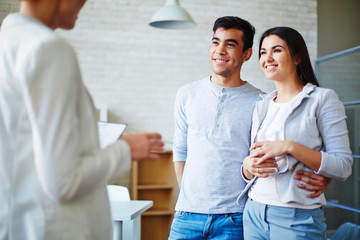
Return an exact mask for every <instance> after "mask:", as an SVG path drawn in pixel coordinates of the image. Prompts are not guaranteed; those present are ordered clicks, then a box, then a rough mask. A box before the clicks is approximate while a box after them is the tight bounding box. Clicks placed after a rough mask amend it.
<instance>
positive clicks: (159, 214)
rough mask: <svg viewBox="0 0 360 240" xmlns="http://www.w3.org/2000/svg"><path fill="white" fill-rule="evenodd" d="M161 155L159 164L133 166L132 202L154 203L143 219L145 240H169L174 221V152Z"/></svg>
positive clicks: (151, 162) (146, 162)
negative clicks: (146, 201)
mask: <svg viewBox="0 0 360 240" xmlns="http://www.w3.org/2000/svg"><path fill="white" fill-rule="evenodd" d="M158 155H159V160H158V161H134V162H133V163H132V170H131V193H130V194H131V199H134V200H152V201H153V202H154V205H153V207H151V208H150V209H149V210H148V211H146V212H144V213H143V214H142V217H141V238H142V240H167V239H168V237H169V233H170V227H171V223H172V220H173V217H174V208H175V200H176V199H175V194H176V192H175V191H176V178H175V172H174V164H173V161H172V151H166V152H164V153H158Z"/></svg>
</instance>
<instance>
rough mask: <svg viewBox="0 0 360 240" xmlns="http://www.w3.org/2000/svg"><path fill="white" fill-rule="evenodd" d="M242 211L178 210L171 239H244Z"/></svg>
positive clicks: (172, 226)
mask: <svg viewBox="0 0 360 240" xmlns="http://www.w3.org/2000/svg"><path fill="white" fill-rule="evenodd" d="M242 216H243V214H242V213H230V214H198V213H190V212H181V211H178V212H176V213H175V216H174V220H173V222H172V225H171V230H170V236H169V240H175V239H176V240H181V239H183V240H200V239H201V240H205V239H212V240H216V239H217V240H239V239H240V240H242V239H244V237H243V221H242Z"/></svg>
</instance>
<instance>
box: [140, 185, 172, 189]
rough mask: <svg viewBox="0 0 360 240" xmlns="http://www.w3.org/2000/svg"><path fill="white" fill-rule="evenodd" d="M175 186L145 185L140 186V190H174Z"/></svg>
mask: <svg viewBox="0 0 360 240" xmlns="http://www.w3.org/2000/svg"><path fill="white" fill-rule="evenodd" d="M173 188H174V186H172V185H169V184H148V185H147V184H144V185H138V187H137V189H138V190H172V189H173Z"/></svg>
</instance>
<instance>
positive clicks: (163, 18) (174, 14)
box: [149, 0, 196, 29]
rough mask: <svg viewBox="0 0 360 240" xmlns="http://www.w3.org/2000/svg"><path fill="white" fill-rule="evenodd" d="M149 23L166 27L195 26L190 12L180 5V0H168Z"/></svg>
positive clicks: (182, 27)
mask: <svg viewBox="0 0 360 240" xmlns="http://www.w3.org/2000/svg"><path fill="white" fill-rule="evenodd" d="M149 25H150V26H152V27H156V28H165V29H186V28H192V27H195V25H196V24H195V22H194V20H193V19H192V17H191V16H190V14H189V13H188V12H187V11H186V10H185V9H184V8H182V7H180V5H179V2H178V0H167V1H166V3H165V5H164V6H163V7H162V8H160V9H159V10H158V11H157V12H156V13H155V14H154V16H153V17H152V18H151V19H150V22H149Z"/></svg>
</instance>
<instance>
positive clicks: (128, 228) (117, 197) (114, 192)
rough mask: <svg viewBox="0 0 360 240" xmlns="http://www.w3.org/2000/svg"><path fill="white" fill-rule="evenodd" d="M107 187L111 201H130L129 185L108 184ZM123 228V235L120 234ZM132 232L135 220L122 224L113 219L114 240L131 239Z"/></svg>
mask: <svg viewBox="0 0 360 240" xmlns="http://www.w3.org/2000/svg"><path fill="white" fill-rule="evenodd" d="M106 188H107V192H108V196H109V200H110V201H130V194H129V190H128V189H127V187H124V186H119V185H107V186H106ZM121 228H122V229H123V231H122V236H120V233H121ZM132 232H134V221H129V222H123V224H122V226H121V223H119V222H116V221H113V240H119V239H130V237H129V236H132Z"/></svg>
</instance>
